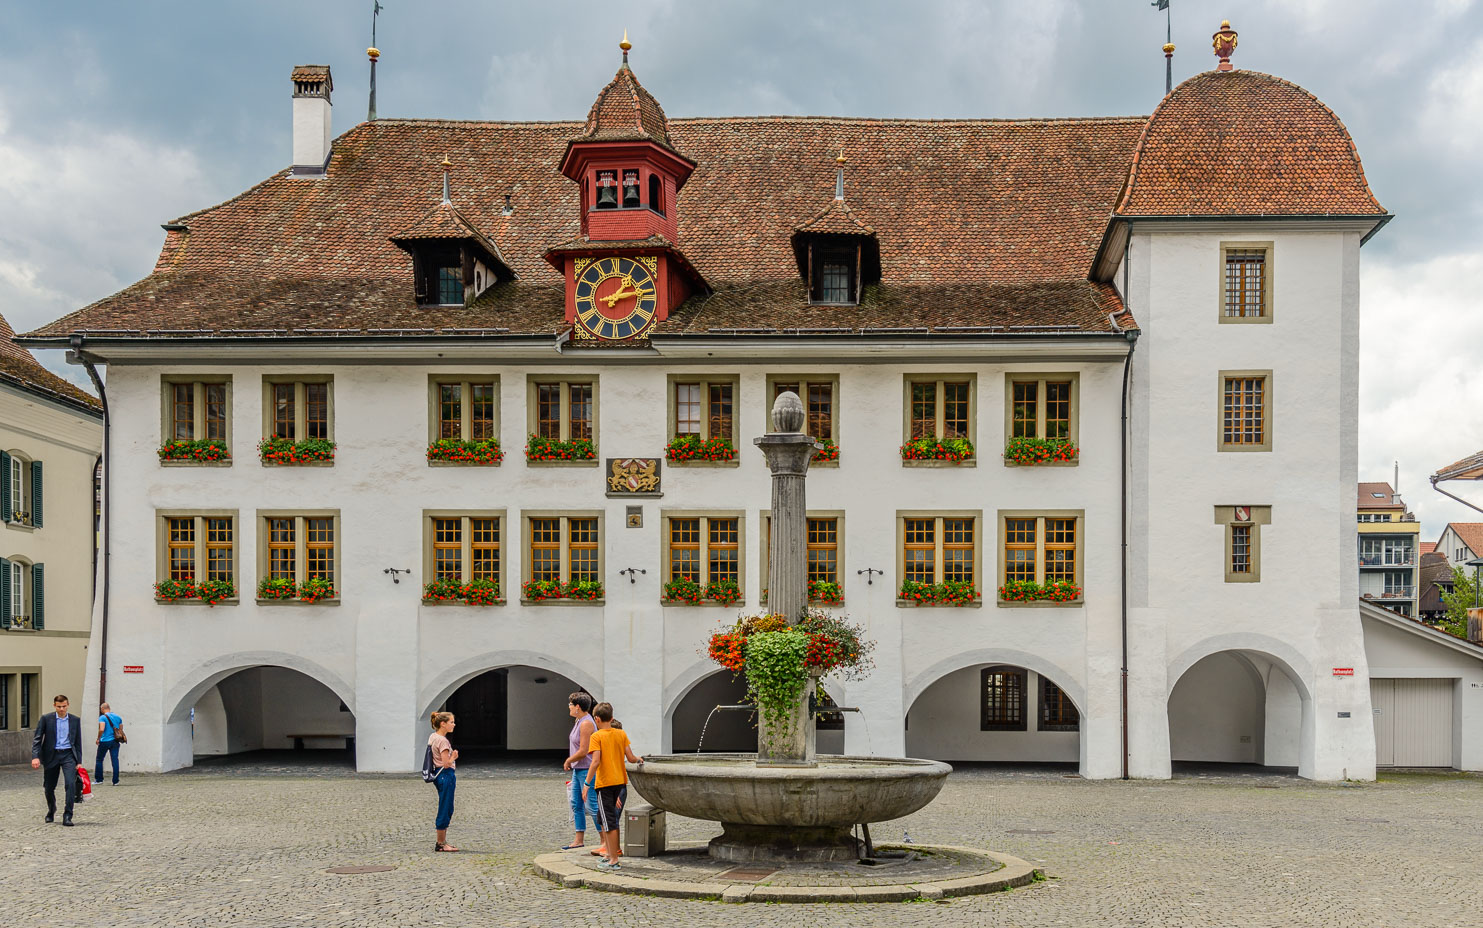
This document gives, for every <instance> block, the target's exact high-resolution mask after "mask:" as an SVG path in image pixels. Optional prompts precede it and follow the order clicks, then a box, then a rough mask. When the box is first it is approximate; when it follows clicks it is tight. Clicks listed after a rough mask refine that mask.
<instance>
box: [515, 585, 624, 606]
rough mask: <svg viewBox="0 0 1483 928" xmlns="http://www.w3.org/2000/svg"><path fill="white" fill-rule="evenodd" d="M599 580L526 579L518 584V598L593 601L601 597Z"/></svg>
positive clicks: (533, 601)
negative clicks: (568, 581) (569, 581)
mask: <svg viewBox="0 0 1483 928" xmlns="http://www.w3.org/2000/svg"><path fill="white" fill-rule="evenodd" d="M602 595H603V588H602V581H601V580H576V581H573V582H571V583H562V582H561V581H560V580H527V581H525V582H524V583H522V584H521V585H520V598H521V599H523V600H525V601H526V602H532V603H538V602H543V601H545V600H548V599H570V600H576V601H579V602H593V601H595V600H599V599H602Z"/></svg>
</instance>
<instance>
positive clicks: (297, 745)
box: [284, 731, 355, 751]
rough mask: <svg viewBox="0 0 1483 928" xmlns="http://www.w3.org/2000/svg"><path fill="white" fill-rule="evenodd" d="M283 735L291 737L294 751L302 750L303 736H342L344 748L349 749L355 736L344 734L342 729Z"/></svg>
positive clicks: (353, 742) (353, 743)
mask: <svg viewBox="0 0 1483 928" xmlns="http://www.w3.org/2000/svg"><path fill="white" fill-rule="evenodd" d="M284 737H285V738H292V739H293V742H294V750H295V751H302V750H304V739H305V738H344V739H345V749H346V750H350V749H352V748H354V747H355V736H354V735H347V734H345V733H344V732H342V731H331V732H306V733H303V734H287V735H284Z"/></svg>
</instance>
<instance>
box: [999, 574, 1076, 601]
mask: <svg viewBox="0 0 1483 928" xmlns="http://www.w3.org/2000/svg"><path fill="white" fill-rule="evenodd" d="M999 598H1000V599H1001V600H1003V601H1004V602H1007V603H1029V602H1052V603H1070V602H1075V601H1076V600H1078V599H1080V598H1081V587H1080V586H1079V585H1078V584H1076V583H1074V582H1072V581H1070V580H1052V581H1051V582H1050V583H1036V582H1035V581H1034V580H1010V581H1009V582H1008V583H1005V584H1004V585H1003V586H1001V587H999Z"/></svg>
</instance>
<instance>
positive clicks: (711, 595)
mask: <svg viewBox="0 0 1483 928" xmlns="http://www.w3.org/2000/svg"><path fill="white" fill-rule="evenodd" d="M705 598H706V599H709V600H714V601H715V602H718V603H720V604H721V605H723V606H729V605H731V604H732V603H734V602H736V601H737V600H739V599H741V587H740V586H738V585H737V583H736V581H735V580H712V581H711V582H710V583H707V584H706V585H705Z"/></svg>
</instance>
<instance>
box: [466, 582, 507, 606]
mask: <svg viewBox="0 0 1483 928" xmlns="http://www.w3.org/2000/svg"><path fill="white" fill-rule="evenodd" d="M459 593H460V594H461V595H462V596H463V601H464V602H466V603H468V604H469V605H470V606H492V605H494V604H495V603H497V602H499V581H498V580H490V579H489V578H487V577H479V578H476V579H474V580H470V581H469V582H468V583H465V584H464V585H463V587H462V588H460V590H459Z"/></svg>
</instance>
